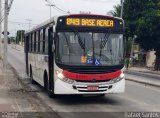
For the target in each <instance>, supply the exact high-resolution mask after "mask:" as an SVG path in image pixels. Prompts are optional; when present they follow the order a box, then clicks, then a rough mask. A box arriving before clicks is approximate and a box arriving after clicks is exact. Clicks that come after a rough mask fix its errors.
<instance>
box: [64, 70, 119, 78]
mask: <svg viewBox="0 0 160 118" xmlns="http://www.w3.org/2000/svg"><path fill="white" fill-rule="evenodd" d="M120 74H121V71H120V70H118V71H116V72H112V73H106V74H78V73H72V72H69V71H66V70H63V75H64V76H65V77H66V78H70V79H73V80H93V79H95V80H111V79H114V78H117V77H119V76H120Z"/></svg>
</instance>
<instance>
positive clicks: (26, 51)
mask: <svg viewBox="0 0 160 118" xmlns="http://www.w3.org/2000/svg"><path fill="white" fill-rule="evenodd" d="M24 46H25V47H24V52H25V61H26V73H27V74H29V67H28V51H29V36H28V35H27V36H26V37H25V45H24Z"/></svg>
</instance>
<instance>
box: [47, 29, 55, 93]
mask: <svg viewBox="0 0 160 118" xmlns="http://www.w3.org/2000/svg"><path fill="white" fill-rule="evenodd" d="M48 36H49V37H48V47H49V50H48V55H49V57H48V65H49V66H48V67H49V90H54V76H53V75H54V52H53V50H52V45H53V42H54V41H53V36H54V35H53V27H50V28H49V29H48Z"/></svg>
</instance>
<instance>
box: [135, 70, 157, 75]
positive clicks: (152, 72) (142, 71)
mask: <svg viewBox="0 0 160 118" xmlns="http://www.w3.org/2000/svg"><path fill="white" fill-rule="evenodd" d="M138 72H141V73H150V74H154V75H160V73H156V72H150V71H138Z"/></svg>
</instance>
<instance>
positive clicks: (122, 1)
mask: <svg viewBox="0 0 160 118" xmlns="http://www.w3.org/2000/svg"><path fill="white" fill-rule="evenodd" d="M123 3H124V0H121V16H120V17H121V18H122V17H123Z"/></svg>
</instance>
